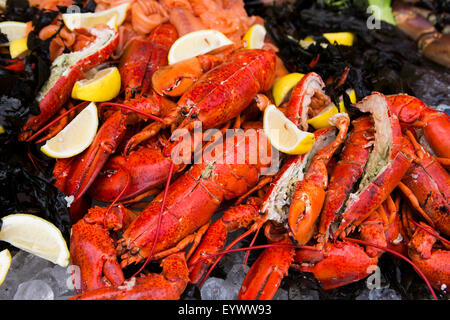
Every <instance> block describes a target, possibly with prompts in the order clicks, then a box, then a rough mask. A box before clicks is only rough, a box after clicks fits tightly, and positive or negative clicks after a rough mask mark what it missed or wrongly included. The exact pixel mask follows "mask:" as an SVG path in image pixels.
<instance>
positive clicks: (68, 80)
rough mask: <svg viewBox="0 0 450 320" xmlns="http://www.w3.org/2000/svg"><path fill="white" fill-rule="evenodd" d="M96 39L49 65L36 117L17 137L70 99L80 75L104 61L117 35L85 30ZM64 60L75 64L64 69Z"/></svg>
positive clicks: (22, 136)
mask: <svg viewBox="0 0 450 320" xmlns="http://www.w3.org/2000/svg"><path fill="white" fill-rule="evenodd" d="M87 31H89V32H90V33H91V34H93V35H94V36H96V40H95V41H94V42H92V43H91V44H90V45H89V46H88V47H86V48H84V49H83V50H81V51H76V52H72V53H68V54H62V55H60V56H59V57H58V58H57V59H56V60H55V61H54V62H53V64H52V67H51V75H50V77H49V80H47V82H46V83H45V84H44V86H43V87H42V89H41V91H40V92H39V95H38V100H39V109H40V114H38V115H36V116H33V117H31V118H30V119H28V121H27V123H26V124H25V126H24V127H23V130H22V132H21V134H20V136H19V139H20V140H26V139H27V138H28V137H29V136H30V135H31V133H32V131H35V130H37V129H39V128H40V127H41V126H42V125H43V124H44V123H45V122H47V121H48V120H49V119H50V118H51V117H52V116H53V115H55V114H56V113H57V112H58V110H59V109H61V107H62V106H63V105H64V103H65V102H66V101H67V100H68V99H69V98H70V94H71V92H72V88H73V86H74V85H75V82H77V81H78V80H81V79H82V78H83V77H84V72H86V71H88V70H89V69H92V68H93V67H95V66H97V65H99V64H101V63H102V62H104V61H106V60H107V59H108V58H109V56H110V55H111V54H112V53H113V52H114V50H115V49H116V47H117V44H118V43H119V33H118V32H117V31H115V30H113V29H110V28H103V29H101V30H99V29H96V28H89V29H88V30H87ZM68 61H75V63H73V64H72V65H70V66H69V67H68V68H67V67H63V66H64V64H66V63H67V62H68Z"/></svg>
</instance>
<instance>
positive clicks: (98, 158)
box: [64, 111, 126, 201]
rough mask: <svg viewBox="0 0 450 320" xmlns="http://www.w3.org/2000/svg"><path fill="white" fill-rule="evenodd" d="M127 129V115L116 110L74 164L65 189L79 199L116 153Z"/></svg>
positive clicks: (75, 198)
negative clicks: (110, 157)
mask: <svg viewBox="0 0 450 320" xmlns="http://www.w3.org/2000/svg"><path fill="white" fill-rule="evenodd" d="M125 131H126V116H125V115H123V114H122V113H121V112H120V111H116V112H114V113H113V114H112V115H111V116H110V117H109V118H108V119H107V120H106V121H105V123H103V125H102V126H101V128H100V130H99V131H98V132H97V135H96V136H95V138H94V141H93V142H92V144H91V146H90V147H89V148H88V149H87V150H86V151H84V152H83V153H82V154H81V155H80V156H79V157H78V158H77V159H76V160H75V161H74V162H73V163H72V164H71V168H70V171H69V175H68V177H67V179H66V182H65V187H64V191H65V193H66V194H67V195H69V196H74V200H75V201H76V200H78V199H80V198H81V196H82V195H83V194H84V193H85V192H86V191H87V189H88V188H89V187H90V185H91V184H92V183H93V182H94V180H95V178H96V177H97V175H98V173H99V172H100V170H101V169H102V167H103V165H104V164H105V162H106V161H107V160H108V158H109V156H110V155H111V154H112V153H114V151H115V150H116V148H117V146H118V145H119V143H120V141H121V140H122V137H123V136H124V134H125Z"/></svg>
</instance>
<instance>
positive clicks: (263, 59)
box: [178, 49, 276, 130]
mask: <svg viewBox="0 0 450 320" xmlns="http://www.w3.org/2000/svg"><path fill="white" fill-rule="evenodd" d="M275 67H276V59H275V53H274V52H273V51H271V50H259V49H251V50H243V51H238V52H236V53H234V54H232V55H231V56H230V57H229V58H228V59H227V60H226V61H225V62H224V63H223V64H221V65H219V66H217V67H215V68H213V69H212V70H210V71H208V72H207V73H205V74H204V75H203V76H202V77H201V78H200V79H199V80H198V81H197V82H196V83H195V84H194V85H193V86H192V87H191V89H190V90H188V91H187V92H186V93H185V94H183V95H182V96H181V98H180V100H179V101H178V107H179V108H180V110H182V112H183V113H184V114H186V115H189V116H190V118H186V119H185V120H184V121H183V123H182V124H181V127H184V128H187V129H188V130H190V129H192V128H193V121H194V120H196V119H198V120H200V121H201V122H202V125H203V128H204V129H208V128H213V127H217V126H218V125H221V124H223V123H225V122H227V121H228V120H231V119H232V118H235V117H236V116H238V115H239V114H240V113H241V112H242V111H243V110H244V109H245V108H247V106H248V105H249V104H250V102H251V101H252V100H253V98H254V97H255V95H256V94H257V93H259V92H264V91H267V90H268V89H270V87H271V86H272V84H273V82H274V80H275Z"/></svg>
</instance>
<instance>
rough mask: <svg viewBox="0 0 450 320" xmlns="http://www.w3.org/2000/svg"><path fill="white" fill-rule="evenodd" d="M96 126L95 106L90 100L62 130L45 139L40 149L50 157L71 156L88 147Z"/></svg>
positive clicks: (95, 131)
mask: <svg viewBox="0 0 450 320" xmlns="http://www.w3.org/2000/svg"><path fill="white" fill-rule="evenodd" d="M97 128H98V115H97V107H96V106H95V103H93V102H91V103H90V104H89V105H88V106H87V107H86V108H84V110H83V111H81V112H80V113H79V114H78V115H77V116H76V117H75V118H74V119H73V120H72V121H71V122H70V123H69V124H68V125H67V126H66V127H65V128H64V129H63V130H61V131H60V132H59V133H58V134H57V135H56V136H54V137H53V138H51V139H50V140H47V142H46V143H45V145H43V146H42V148H41V151H42V152H43V153H45V154H46V155H47V156H49V157H52V158H70V157H73V156H75V155H77V154H79V153H81V152H83V151H84V150H85V149H86V148H87V147H89V145H90V144H91V143H92V141H93V140H94V137H95V135H96V133H97Z"/></svg>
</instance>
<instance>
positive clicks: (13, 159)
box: [0, 0, 71, 246]
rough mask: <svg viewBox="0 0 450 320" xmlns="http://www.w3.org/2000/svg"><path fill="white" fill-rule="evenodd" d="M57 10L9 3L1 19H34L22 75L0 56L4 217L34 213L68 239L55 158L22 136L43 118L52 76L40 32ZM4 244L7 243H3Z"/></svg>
mask: <svg viewBox="0 0 450 320" xmlns="http://www.w3.org/2000/svg"><path fill="white" fill-rule="evenodd" d="M57 15H58V12H57V11H51V10H39V9H38V8H36V7H30V6H29V3H28V1H23V0H18V1H16V0H14V1H7V4H6V10H5V12H4V13H3V15H2V16H1V17H0V19H1V20H2V21H3V20H15V21H24V22H26V21H32V23H33V26H34V31H33V32H30V34H29V36H28V41H27V45H28V48H29V49H30V54H29V55H28V56H27V57H26V58H24V59H23V64H24V68H23V71H12V70H8V69H7V68H6V67H8V66H11V65H12V64H14V63H17V62H19V63H20V60H19V59H15V60H11V59H10V57H9V55H0V125H1V126H2V127H3V129H4V130H5V132H4V133H2V134H0V217H3V216H5V215H8V214H13V213H19V212H24V213H30V214H34V215H37V216H40V217H42V218H44V219H46V220H48V221H50V222H52V223H53V224H55V225H56V226H57V227H58V228H59V229H60V230H61V232H62V234H63V236H64V237H65V238H66V240H68V239H69V233H70V226H71V221H70V215H69V211H68V208H67V202H66V200H65V199H64V197H65V195H64V194H63V193H62V192H61V191H59V190H58V189H57V188H56V187H54V186H53V185H52V179H53V178H52V175H51V171H52V168H53V165H54V160H52V159H49V158H48V157H45V156H43V155H42V153H41V152H40V151H39V150H38V149H37V147H36V145H34V144H25V143H22V142H19V141H18V133H19V132H20V130H21V128H22V127H23V125H24V124H25V122H26V121H27V119H28V118H29V116H30V115H31V114H38V113H39V107H38V103H37V101H36V100H35V99H36V95H37V93H38V92H39V90H40V88H41V87H42V85H43V84H44V83H45V81H46V80H47V79H48V77H49V75H50V65H51V63H50V58H49V44H50V41H51V39H49V40H46V41H42V40H40V39H39V37H38V34H39V31H40V30H41V29H42V28H43V27H45V26H47V25H49V24H50V23H52V21H53V20H54V19H55V18H56V16H57ZM1 246H4V243H3V244H1Z"/></svg>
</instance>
